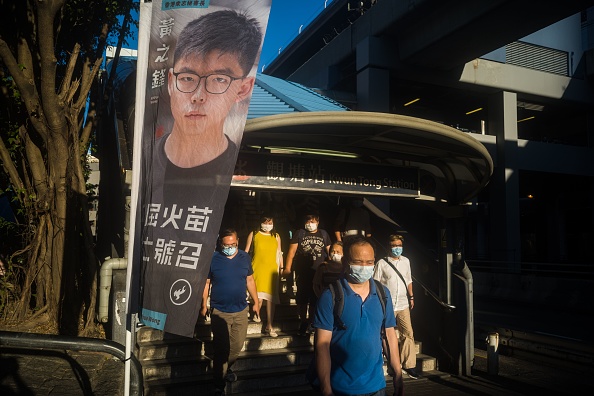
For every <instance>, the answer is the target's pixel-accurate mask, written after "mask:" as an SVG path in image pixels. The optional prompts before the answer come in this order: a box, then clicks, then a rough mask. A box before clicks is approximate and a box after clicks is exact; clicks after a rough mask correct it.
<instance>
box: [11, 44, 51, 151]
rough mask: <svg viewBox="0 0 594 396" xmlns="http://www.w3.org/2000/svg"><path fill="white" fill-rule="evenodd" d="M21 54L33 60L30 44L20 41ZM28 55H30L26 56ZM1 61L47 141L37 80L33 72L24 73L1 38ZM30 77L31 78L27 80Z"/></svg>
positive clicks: (31, 117) (34, 123) (30, 117)
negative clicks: (29, 48) (36, 85)
mask: <svg viewBox="0 0 594 396" xmlns="http://www.w3.org/2000/svg"><path fill="white" fill-rule="evenodd" d="M18 45H19V50H18V51H19V54H21V56H23V57H24V58H26V59H31V56H30V51H29V50H28V47H29V46H28V44H27V42H26V41H25V40H20V41H19V44H18ZM26 53H28V54H29V55H28V56H27V55H25V54H26ZM0 59H2V63H4V65H5V66H6V68H7V69H8V72H9V73H10V76H11V77H12V79H13V81H14V83H15V84H16V86H17V88H18V90H19V92H20V94H21V98H22V99H23V103H24V104H25V108H26V109H27V112H28V113H29V119H30V120H31V122H32V123H33V125H34V126H35V129H37V131H38V132H39V134H40V135H41V136H42V138H43V139H44V140H47V129H46V127H45V124H44V123H43V121H42V120H43V110H42V109H41V106H40V103H39V95H38V94H37V89H36V87H35V78H34V76H33V74H32V73H33V70H32V67H31V70H29V69H26V70H27V72H26V74H25V72H24V71H22V70H21V66H20V65H19V64H18V63H17V60H16V59H15V57H14V55H13V53H12V52H11V51H10V48H9V47H8V44H6V42H5V41H4V40H2V39H1V38H0ZM27 76H29V78H27Z"/></svg>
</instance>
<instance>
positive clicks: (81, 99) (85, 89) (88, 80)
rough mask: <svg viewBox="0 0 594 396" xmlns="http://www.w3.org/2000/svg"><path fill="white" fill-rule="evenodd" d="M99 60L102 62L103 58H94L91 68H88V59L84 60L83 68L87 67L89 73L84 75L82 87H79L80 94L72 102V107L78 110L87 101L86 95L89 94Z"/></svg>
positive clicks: (99, 64)
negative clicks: (74, 101)
mask: <svg viewBox="0 0 594 396" xmlns="http://www.w3.org/2000/svg"><path fill="white" fill-rule="evenodd" d="M101 62H103V58H98V59H97V60H95V63H94V64H93V66H92V68H88V61H87V62H85V68H87V71H90V73H89V74H88V75H87V76H85V79H84V80H83V81H82V84H81V85H82V88H81V89H80V94H79V95H78V101H77V102H76V103H75V104H74V108H75V109H77V110H78V111H80V109H82V108H83V107H84V105H85V103H86V102H87V96H88V95H89V91H90V90H91V87H92V86H93V81H94V80H95V77H96V76H97V73H98V72H99V67H100V66H101Z"/></svg>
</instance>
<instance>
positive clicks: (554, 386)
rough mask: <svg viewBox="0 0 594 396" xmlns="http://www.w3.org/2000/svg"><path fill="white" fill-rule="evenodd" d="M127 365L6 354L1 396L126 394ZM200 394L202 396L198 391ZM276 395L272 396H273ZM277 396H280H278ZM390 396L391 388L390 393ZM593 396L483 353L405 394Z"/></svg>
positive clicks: (586, 388)
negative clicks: (458, 373)
mask: <svg viewBox="0 0 594 396" xmlns="http://www.w3.org/2000/svg"><path fill="white" fill-rule="evenodd" d="M123 367H124V365H123V363H122V362H120V361H118V360H114V359H113V358H111V357H110V356H109V355H105V354H101V353H95V352H90V353H83V352H76V353H68V354H65V353H62V352H51V351H42V352H41V353H39V354H26V355H23V354H16V353H14V351H11V350H6V349H2V350H1V355H0V395H2V396H11V395H19V396H20V395H23V396H28V395H35V396H37V395H40V396H41V395H56V396H79V395H96V396H112V395H122V394H123V375H122V373H123ZM196 394H197V395H201V394H203V393H201V392H200V390H199V389H197V391H196ZM268 394H273V393H268ZM277 394H278V393H277ZM282 394H290V395H293V396H297V395H300V396H305V395H311V394H312V392H311V391H310V390H302V391H300V392H291V393H289V392H287V391H283V392H282ZM389 394H391V389H389ZM551 394H554V395H592V394H594V373H593V372H592V369H590V370H589V371H587V370H586V369H584V370H583V371H581V370H575V369H573V370H570V369H568V368H567V367H565V366H564V364H563V362H559V363H558V366H557V367H553V366H551V365H550V364H544V363H543V362H529V361H525V360H520V359H517V358H513V357H507V356H500V357H499V374H498V375H497V376H493V375H488V374H487V359H486V352H485V351H484V350H480V349H476V351H475V364H474V367H473V375H472V376H469V377H455V376H447V375H426V376H424V377H423V378H421V379H419V380H412V379H408V378H406V376H405V395H406V396H410V395H417V396H425V395H427V396H450V395H451V396H454V395H475V396H476V395H551Z"/></svg>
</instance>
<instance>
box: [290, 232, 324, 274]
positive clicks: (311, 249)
mask: <svg viewBox="0 0 594 396" xmlns="http://www.w3.org/2000/svg"><path fill="white" fill-rule="evenodd" d="M295 243H296V244H297V253H296V254H295V260H296V265H295V270H297V271H298V270H300V269H306V268H311V269H313V270H316V269H317V268H318V267H319V266H320V264H322V263H323V262H324V260H326V258H327V257H326V256H327V252H326V246H330V244H331V243H332V241H331V240H330V235H328V233H327V232H326V231H325V230H322V229H318V230H316V232H307V231H305V230H299V231H297V232H296V233H295V235H294V236H293V239H291V244H295Z"/></svg>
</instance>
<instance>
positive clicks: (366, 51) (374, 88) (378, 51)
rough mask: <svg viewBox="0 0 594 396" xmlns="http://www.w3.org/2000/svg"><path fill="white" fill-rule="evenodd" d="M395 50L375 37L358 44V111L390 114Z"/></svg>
mask: <svg viewBox="0 0 594 396" xmlns="http://www.w3.org/2000/svg"><path fill="white" fill-rule="evenodd" d="M393 52H394V51H393V50H391V49H389V48H386V45H385V43H384V42H383V41H381V40H378V39H375V38H373V37H369V38H366V39H365V40H363V41H362V42H361V43H359V44H357V57H356V59H357V65H356V67H357V103H358V106H357V110H360V111H377V112H382V113H389V112H390V71H389V70H388V69H387V68H386V67H385V65H386V64H389V59H391V58H393V56H394V54H393Z"/></svg>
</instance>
